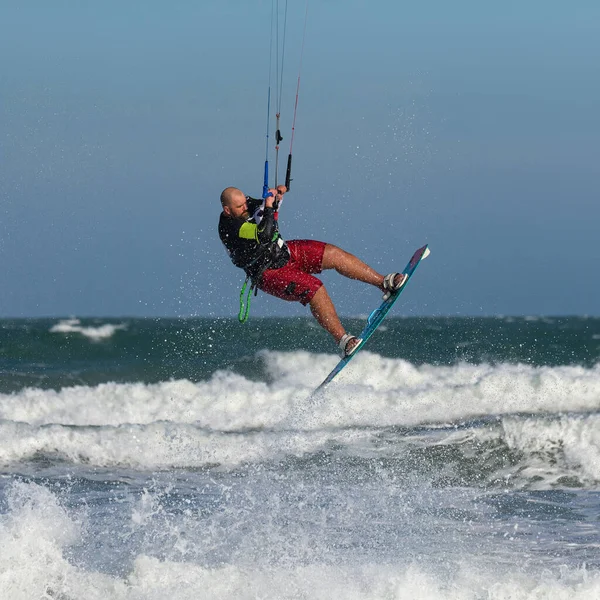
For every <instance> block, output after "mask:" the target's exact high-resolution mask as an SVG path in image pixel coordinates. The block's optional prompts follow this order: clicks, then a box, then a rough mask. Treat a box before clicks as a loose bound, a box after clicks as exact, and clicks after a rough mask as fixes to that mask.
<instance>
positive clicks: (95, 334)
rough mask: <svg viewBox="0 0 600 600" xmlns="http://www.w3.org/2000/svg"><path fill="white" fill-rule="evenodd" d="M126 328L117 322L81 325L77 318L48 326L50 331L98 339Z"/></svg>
mask: <svg viewBox="0 0 600 600" xmlns="http://www.w3.org/2000/svg"><path fill="white" fill-rule="evenodd" d="M126 328H127V326H126V325H125V324H124V323H119V324H116V325H115V324H111V323H105V324H103V325H99V326H97V327H93V326H91V325H90V326H87V327H84V326H82V325H81V321H80V320H79V319H75V318H72V319H64V320H62V321H60V322H59V323H57V324H56V325H53V326H52V327H51V328H50V333H80V334H81V335H83V336H85V337H87V338H89V339H91V340H94V341H98V340H104V339H107V338H110V337H112V336H113V335H114V333H115V332H116V331H118V330H119V329H126Z"/></svg>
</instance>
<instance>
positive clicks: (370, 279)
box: [321, 244, 404, 291]
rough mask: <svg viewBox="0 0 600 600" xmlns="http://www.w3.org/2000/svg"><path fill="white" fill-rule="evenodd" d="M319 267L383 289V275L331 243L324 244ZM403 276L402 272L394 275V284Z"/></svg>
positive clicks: (398, 282)
mask: <svg viewBox="0 0 600 600" xmlns="http://www.w3.org/2000/svg"><path fill="white" fill-rule="evenodd" d="M321 268H322V269H323V270H325V269H335V270H336V271H337V272H338V273H339V274H340V275H344V277H349V278H350V279H358V281H363V282H364V283H370V284H371V285H374V286H375V287H378V288H379V289H380V290H384V287H383V279H384V277H383V275H380V274H379V273H378V272H377V271H375V269H372V268H371V267H370V266H369V265H368V264H366V263H364V262H363V261H362V260H360V258H357V257H356V256H354V254H350V252H346V251H345V250H342V249H341V248H338V247H337V246H334V245H333V244H325V250H324V251H323V263H322V265H321ZM403 277H404V275H403V274H398V275H397V276H396V279H395V283H396V285H400V283H401V282H402V279H403ZM384 291H385V290H384Z"/></svg>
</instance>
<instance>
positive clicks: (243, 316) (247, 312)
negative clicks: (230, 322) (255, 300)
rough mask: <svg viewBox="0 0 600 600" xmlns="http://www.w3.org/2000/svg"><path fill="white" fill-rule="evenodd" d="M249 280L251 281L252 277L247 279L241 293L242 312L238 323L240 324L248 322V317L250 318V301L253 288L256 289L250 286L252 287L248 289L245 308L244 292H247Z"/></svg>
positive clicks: (251, 285)
mask: <svg viewBox="0 0 600 600" xmlns="http://www.w3.org/2000/svg"><path fill="white" fill-rule="evenodd" d="M248 279H250V277H246V280H245V281H244V285H243V286H242V289H241V291H240V312H239V314H238V321H239V322H240V323H245V322H246V321H247V320H248V317H249V316H250V299H251V298H252V288H253V287H254V285H253V284H250V287H249V288H248V293H247V294H246V302H245V306H244V292H245V291H246V286H247V285H248Z"/></svg>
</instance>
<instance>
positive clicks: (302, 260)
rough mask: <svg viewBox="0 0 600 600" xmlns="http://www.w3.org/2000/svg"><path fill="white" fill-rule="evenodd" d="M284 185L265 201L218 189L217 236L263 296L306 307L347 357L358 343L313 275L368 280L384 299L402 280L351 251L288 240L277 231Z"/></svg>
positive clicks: (272, 192)
mask: <svg viewBox="0 0 600 600" xmlns="http://www.w3.org/2000/svg"><path fill="white" fill-rule="evenodd" d="M286 191H287V190H286V188H285V186H283V185H280V186H278V187H277V189H271V190H269V194H268V195H267V198H266V199H265V200H258V199H255V198H250V197H249V196H246V195H245V194H244V193H243V192H242V191H241V190H239V189H237V188H235V187H228V188H225V189H224V190H223V192H222V193H221V206H222V207H223V212H222V213H221V216H220V219H219V237H220V238H221V241H222V242H223V244H224V245H225V248H226V249H227V252H228V253H229V256H230V258H231V260H232V261H233V264H234V265H235V266H236V267H240V268H242V269H244V271H245V272H246V275H247V276H248V277H250V279H251V280H252V283H253V284H254V285H256V286H257V287H258V288H259V289H261V290H263V291H264V292H266V293H267V294H271V295H272V296H276V297H277V298H281V299H283V300H289V301H292V302H294V301H295V302H300V303H301V304H303V305H304V306H306V305H307V304H308V305H309V306H310V310H311V312H312V314H313V315H314V317H315V319H316V320H317V322H318V323H319V324H320V325H321V327H323V328H324V329H325V330H326V331H327V332H328V333H330V334H331V335H332V336H333V339H334V340H335V342H336V343H337V345H338V347H339V349H340V354H341V355H342V356H349V355H350V354H352V353H353V352H354V350H355V349H356V348H357V346H358V344H359V343H360V341H361V340H360V339H358V338H357V337H356V336H353V335H350V334H348V333H346V330H345V329H344V327H343V325H342V323H341V322H340V319H339V317H338V315H337V312H336V310H335V307H334V305H333V302H332V301H331V298H330V297H329V294H328V292H327V290H326V289H325V286H324V285H323V282H322V281H321V280H320V279H317V278H316V277H315V276H314V274H315V273H320V272H321V271H323V270H325V269H335V270H336V271H337V272H338V273H340V274H341V275H344V276H345V277H349V278H350V279H358V280H359V281H363V282H365V283H370V284H371V285H374V286H375V287H377V288H379V289H380V290H382V291H383V292H384V299H385V298H387V297H389V296H390V294H392V293H393V292H395V291H397V290H399V289H400V288H401V287H402V286H403V285H404V283H405V282H406V281H407V277H406V275H404V274H402V273H390V274H389V275H387V276H385V277H384V276H383V275H380V274H379V273H377V271H375V270H373V269H372V268H371V267H369V266H368V265H367V264H365V263H364V262H362V261H361V260H360V259H358V258H356V256H353V255H352V254H350V253H348V252H346V251H344V250H342V249H341V248H338V247H337V246H333V245H332V244H326V243H324V242H317V241H314V240H291V241H289V242H285V241H284V240H283V238H282V237H281V236H280V234H279V226H278V212H277V211H278V209H279V205H280V203H281V201H282V199H283V195H284V194H285V192H286Z"/></svg>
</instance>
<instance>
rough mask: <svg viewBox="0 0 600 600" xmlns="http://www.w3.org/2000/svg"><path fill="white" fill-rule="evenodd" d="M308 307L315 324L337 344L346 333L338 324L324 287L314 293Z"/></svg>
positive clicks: (339, 323) (337, 318)
mask: <svg viewBox="0 0 600 600" xmlns="http://www.w3.org/2000/svg"><path fill="white" fill-rule="evenodd" d="M309 306H310V310H311V312H312V314H313V315H314V317H315V319H316V320H317V323H319V325H320V326H321V327H323V329H325V331H327V332H328V333H330V334H331V335H332V336H333V339H334V340H335V343H336V344H337V343H338V342H339V341H340V340H341V339H342V336H343V335H344V334H345V333H346V330H345V329H344V327H343V325H342V323H341V322H340V318H339V317H338V315H337V312H336V310H335V306H334V305H333V302H332V301H331V298H330V297H329V294H328V293H327V290H326V289H325V286H324V285H322V286H321V287H320V288H319V289H318V290H317V291H316V293H315V295H314V296H313V297H312V300H311V301H310V302H309Z"/></svg>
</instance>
